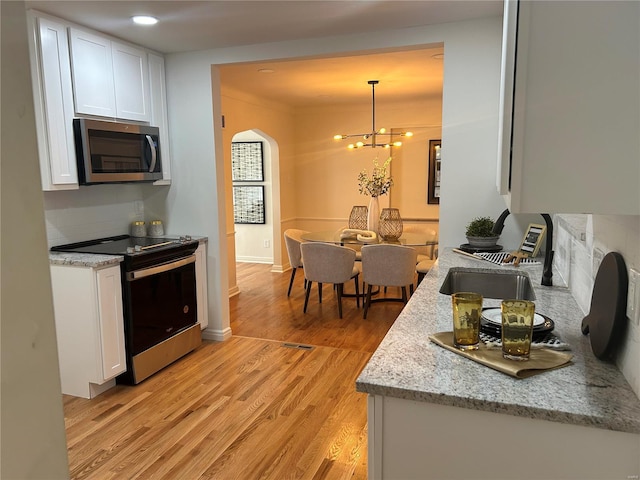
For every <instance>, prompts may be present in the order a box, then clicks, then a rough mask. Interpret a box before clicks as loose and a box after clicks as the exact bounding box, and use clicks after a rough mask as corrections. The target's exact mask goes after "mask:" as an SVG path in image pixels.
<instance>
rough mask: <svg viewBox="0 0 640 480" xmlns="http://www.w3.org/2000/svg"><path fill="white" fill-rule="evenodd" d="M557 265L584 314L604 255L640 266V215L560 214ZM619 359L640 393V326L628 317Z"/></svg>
mask: <svg viewBox="0 0 640 480" xmlns="http://www.w3.org/2000/svg"><path fill="white" fill-rule="evenodd" d="M554 221H555V223H556V225H557V227H556V232H557V234H556V238H555V241H554V250H555V259H554V262H555V267H556V269H557V271H558V272H559V273H560V275H561V276H562V277H563V279H564V280H565V282H566V283H567V285H568V286H569V288H570V289H571V293H572V294H573V297H574V298H575V300H576V302H577V303H578V306H579V307H580V308H581V309H582V312H583V314H584V315H586V314H587V313H589V310H590V308H591V292H592V290H593V283H594V280H595V277H596V274H597V273H598V268H599V267H600V262H601V261H602V258H603V257H604V255H606V254H607V253H609V252H618V253H620V254H621V255H622V256H623V258H624V261H625V264H626V267H627V272H628V271H629V269H630V268H634V269H636V270H637V269H638V268H640V216H630V215H556V216H555V219H554ZM615 362H616V365H617V366H618V368H619V369H620V370H621V371H622V373H623V374H624V376H625V378H626V379H627V381H628V382H629V384H630V385H631V387H632V388H633V390H634V392H636V395H638V397H640V327H639V326H638V325H635V324H634V323H633V322H631V321H629V320H628V325H627V329H626V333H625V337H624V339H623V340H622V342H621V344H620V346H619V347H618V348H617V349H616V355H615Z"/></svg>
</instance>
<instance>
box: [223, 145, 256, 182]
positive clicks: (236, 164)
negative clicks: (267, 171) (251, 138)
mask: <svg viewBox="0 0 640 480" xmlns="http://www.w3.org/2000/svg"><path fill="white" fill-rule="evenodd" d="M231 179H232V181H234V182H264V154H263V149H262V142H232V143H231Z"/></svg>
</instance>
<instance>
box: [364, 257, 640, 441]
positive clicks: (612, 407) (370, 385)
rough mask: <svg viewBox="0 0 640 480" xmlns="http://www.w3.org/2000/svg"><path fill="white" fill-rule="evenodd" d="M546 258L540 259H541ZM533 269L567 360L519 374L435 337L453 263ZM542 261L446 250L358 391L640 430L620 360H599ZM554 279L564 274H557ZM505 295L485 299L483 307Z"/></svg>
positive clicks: (540, 300)
mask: <svg viewBox="0 0 640 480" xmlns="http://www.w3.org/2000/svg"><path fill="white" fill-rule="evenodd" d="M542 261H543V259H541V262H542ZM451 267H471V268H481V269H491V270H494V269H500V270H504V269H516V268H517V269H518V270H519V271H521V272H527V273H529V276H530V278H531V281H532V283H533V285H534V289H535V294H536V300H535V304H536V312H538V313H541V314H544V315H546V316H548V317H550V318H551V319H552V320H554V322H555V330H554V333H555V334H556V336H558V337H559V338H560V339H561V340H562V341H564V342H565V343H567V344H569V345H570V347H571V351H570V353H571V354H572V355H573V359H572V364H570V365H569V366H566V367H563V368H560V369H557V370H552V371H547V372H543V373H540V374H538V375H534V376H532V377H529V378H526V379H516V378H512V377H510V376H508V375H505V374H503V373H501V372H498V371H495V370H492V369H490V368H488V367H486V366H483V365H481V364H479V363H476V362H474V361H471V360H469V359H467V358H464V357H462V356H460V355H457V354H456V353H453V352H450V351H448V350H446V349H444V348H442V347H440V346H438V345H436V344H435V343H433V342H431V341H430V340H429V335H431V334H433V333H436V332H441V331H451V330H452V325H451V322H452V321H451V316H452V313H451V297H450V296H448V295H444V294H441V293H439V292H438V290H439V289H440V285H441V284H442V282H443V280H444V278H445V276H446V274H447V272H448V271H449V268H451ZM541 278H542V265H541V264H539V265H522V266H520V267H512V266H500V265H495V264H492V263H490V262H487V261H484V260H475V259H473V258H469V257H465V256H462V255H459V254H456V253H454V252H452V249H451V248H445V249H443V250H442V251H441V252H440V256H439V258H438V261H437V262H436V264H435V265H434V266H433V268H432V269H431V271H430V272H429V274H428V275H427V276H426V277H425V278H424V279H423V281H422V283H421V284H420V286H419V287H418V288H417V289H416V291H415V293H414V294H413V296H412V297H411V299H410V301H409V303H408V304H407V305H406V307H405V308H404V310H403V311H402V313H401V314H400V315H399V317H398V318H397V320H396V321H395V323H394V324H393V326H392V327H391V329H390V330H389V332H388V333H387V335H386V336H385V338H384V339H383V341H382V342H381V344H380V345H379V347H378V349H377V350H376V351H375V353H374V354H373V356H372V357H371V359H370V360H369V362H368V364H367V365H366V366H365V368H364V370H363V371H362V372H361V374H360V376H359V377H358V379H357V380H356V389H357V390H358V391H359V392H364V393H369V394H372V395H385V396H391V397H396V398H402V399H407V400H414V401H423V402H429V403H436V404H441V405H449V406H454V407H462V408H470V409H475V410H482V411H488V412H495V413H505V414H510V415H517V416H521V417H529V418H533V419H539V420H547V421H552V422H560V423H566V424H573V425H582V426H588V427H596V428H603V429H608V430H616V431H621V432H630V433H640V400H639V399H638V397H637V396H636V394H635V393H634V392H633V390H632V389H631V387H630V386H629V384H628V383H627V381H626V379H625V378H624V376H623V375H622V373H621V372H620V371H619V369H618V368H617V367H616V366H615V364H614V363H609V362H604V361H601V360H599V359H597V358H596V357H595V356H594V354H593V352H592V351H591V345H590V343H589V338H588V336H586V335H582V333H581V331H580V324H581V322H582V318H583V316H584V315H583V313H582V311H581V310H580V308H579V307H578V305H577V304H576V302H575V300H574V299H573V297H572V296H571V292H570V291H569V289H568V288H566V286H564V285H563V286H553V287H543V286H542V285H540V279H541ZM553 280H554V283H559V282H560V281H561V280H559V276H558V275H557V274H554V279H553ZM499 303H500V301H499V300H491V299H486V301H485V306H498V305H499Z"/></svg>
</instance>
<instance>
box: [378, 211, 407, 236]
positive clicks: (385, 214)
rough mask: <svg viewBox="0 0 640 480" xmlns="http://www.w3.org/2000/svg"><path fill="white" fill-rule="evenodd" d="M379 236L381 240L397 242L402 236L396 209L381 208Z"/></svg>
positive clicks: (398, 213)
mask: <svg viewBox="0 0 640 480" xmlns="http://www.w3.org/2000/svg"><path fill="white" fill-rule="evenodd" d="M379 228H380V236H381V237H382V238H383V240H387V241H394V240H398V239H399V238H400V236H401V235H402V218H401V217H400V210H398V209H397V208H383V209H382V213H381V214H380V227H379Z"/></svg>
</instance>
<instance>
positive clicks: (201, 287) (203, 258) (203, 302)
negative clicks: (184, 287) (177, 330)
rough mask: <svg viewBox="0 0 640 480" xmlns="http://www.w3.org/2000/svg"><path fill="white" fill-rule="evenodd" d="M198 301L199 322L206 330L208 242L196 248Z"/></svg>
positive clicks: (207, 316)
mask: <svg viewBox="0 0 640 480" xmlns="http://www.w3.org/2000/svg"><path fill="white" fill-rule="evenodd" d="M196 302H197V305H198V323H199V324H200V328H201V329H202V330H204V329H205V328H207V326H208V325H209V301H208V299H207V244H206V243H200V245H198V249H197V250H196Z"/></svg>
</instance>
